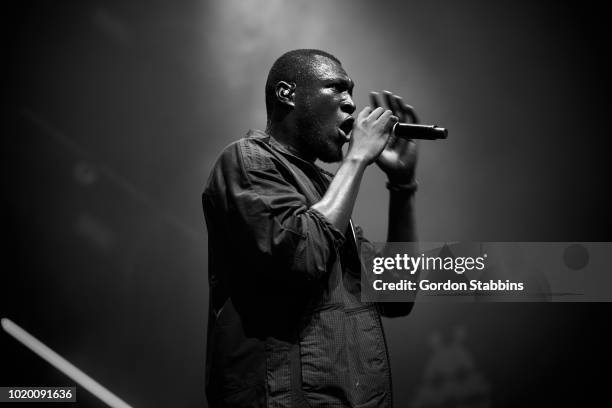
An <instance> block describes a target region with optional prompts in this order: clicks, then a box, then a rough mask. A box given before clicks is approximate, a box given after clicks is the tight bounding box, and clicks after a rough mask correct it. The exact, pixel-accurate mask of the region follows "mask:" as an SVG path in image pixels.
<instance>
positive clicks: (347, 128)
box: [340, 116, 355, 136]
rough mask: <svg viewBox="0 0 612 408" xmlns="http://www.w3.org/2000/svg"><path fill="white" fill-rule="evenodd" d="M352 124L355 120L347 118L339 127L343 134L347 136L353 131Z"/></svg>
mask: <svg viewBox="0 0 612 408" xmlns="http://www.w3.org/2000/svg"><path fill="white" fill-rule="evenodd" d="M354 123H355V119H354V118H353V117H352V116H349V117H348V118H346V119H345V120H344V121H343V122H342V124H341V125H340V130H341V131H342V132H344V134H345V135H347V136H348V134H349V133H351V131H352V130H353V124H354Z"/></svg>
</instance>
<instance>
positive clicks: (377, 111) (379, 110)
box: [368, 106, 391, 121]
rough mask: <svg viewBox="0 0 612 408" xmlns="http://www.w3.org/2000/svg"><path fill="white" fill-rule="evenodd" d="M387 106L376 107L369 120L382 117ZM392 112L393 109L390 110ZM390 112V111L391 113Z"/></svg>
mask: <svg viewBox="0 0 612 408" xmlns="http://www.w3.org/2000/svg"><path fill="white" fill-rule="evenodd" d="M385 111H386V110H385V108H383V107H381V106H379V107H378V108H376V109H374V110H373V111H372V112H371V113H370V114H369V115H368V120H373V121H374V120H377V119H379V118H380V116H381V115H383V114H384V113H385ZM389 112H391V111H389ZM389 114H390V113H389Z"/></svg>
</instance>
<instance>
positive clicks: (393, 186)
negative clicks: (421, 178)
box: [387, 177, 419, 196]
mask: <svg viewBox="0 0 612 408" xmlns="http://www.w3.org/2000/svg"><path fill="white" fill-rule="evenodd" d="M418 188H419V183H418V182H417V181H416V180H415V179H414V177H413V178H412V180H411V181H408V182H401V183H400V182H397V181H391V180H389V181H387V189H388V190H389V192H390V193H396V194H401V195H410V196H411V195H413V194H414V193H415V192H416V191H417V189H418Z"/></svg>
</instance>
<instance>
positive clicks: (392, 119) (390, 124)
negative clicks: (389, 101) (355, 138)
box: [381, 111, 399, 132]
mask: <svg viewBox="0 0 612 408" xmlns="http://www.w3.org/2000/svg"><path fill="white" fill-rule="evenodd" d="M387 112H391V111H387ZM387 112H385V113H387ZM381 117H382V116H381ZM397 122H399V118H398V117H397V116H395V115H391V116H390V117H389V120H388V121H387V123H385V132H390V131H391V129H392V128H393V126H394V125H395V124H396V123H397Z"/></svg>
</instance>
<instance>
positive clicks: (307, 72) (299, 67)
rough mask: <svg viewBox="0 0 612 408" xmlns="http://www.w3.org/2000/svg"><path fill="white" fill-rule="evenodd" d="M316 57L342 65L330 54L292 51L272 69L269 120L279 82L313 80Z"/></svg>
mask: <svg viewBox="0 0 612 408" xmlns="http://www.w3.org/2000/svg"><path fill="white" fill-rule="evenodd" d="M316 56H321V57H326V58H329V59H330V60H332V61H335V62H337V63H338V64H342V63H341V62H340V60H339V59H338V58H336V57H335V56H333V55H331V54H330V53H328V52H325V51H321V50H316V49H310V48H307V49H299V50H292V51H288V52H286V53H284V54H283V55H281V56H280V57H279V58H278V59H277V60H276V61H275V62H274V64H272V68H270V72H269V73H268V79H267V81H266V113H267V116H268V120H270V119H271V118H272V111H273V110H274V106H275V105H276V103H277V101H276V95H275V88H276V84H277V83H278V82H279V81H285V82H289V83H291V82H293V83H295V84H297V85H299V84H301V83H304V82H305V81H308V80H309V79H310V78H311V75H312V72H313V67H314V65H315V60H316V58H315V57H316Z"/></svg>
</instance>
